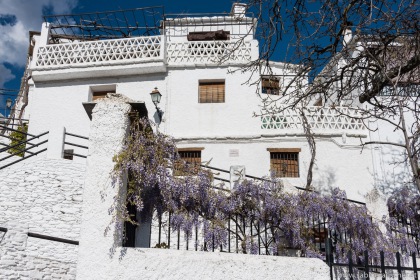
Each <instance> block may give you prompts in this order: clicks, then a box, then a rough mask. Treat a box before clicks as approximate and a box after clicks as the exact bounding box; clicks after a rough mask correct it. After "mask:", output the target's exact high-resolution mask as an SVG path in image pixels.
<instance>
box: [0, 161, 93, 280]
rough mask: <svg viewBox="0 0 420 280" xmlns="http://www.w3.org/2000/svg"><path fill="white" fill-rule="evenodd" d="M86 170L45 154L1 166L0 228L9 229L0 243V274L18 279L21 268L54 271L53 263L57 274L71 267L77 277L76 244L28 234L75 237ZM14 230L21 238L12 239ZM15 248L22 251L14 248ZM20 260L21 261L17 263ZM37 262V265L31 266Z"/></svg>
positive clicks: (65, 272) (77, 232) (33, 270)
mask: <svg viewBox="0 0 420 280" xmlns="http://www.w3.org/2000/svg"><path fill="white" fill-rule="evenodd" d="M84 172H85V166H84V164H78V163H75V162H73V161H69V160H64V159H58V160H52V159H46V157H45V154H44V155H43V156H37V157H34V158H31V159H28V160H25V161H22V162H20V163H17V164H15V165H12V166H10V167H7V168H5V169H3V170H0V178H2V179H1V183H0V194H1V195H0V213H1V215H0V226H1V227H5V228H7V229H8V230H9V231H8V232H7V233H6V236H5V239H4V240H3V241H2V243H1V244H0V250H2V253H0V258H1V260H0V278H2V276H1V275H3V276H4V277H5V276H7V277H9V276H10V277H12V276H13V277H16V276H18V275H19V274H20V272H21V271H32V272H34V273H35V272H36V271H38V272H39V271H44V270H45V271H48V270H52V271H54V269H53V268H54V265H55V264H57V265H58V266H60V267H62V270H59V269H56V270H55V272H56V273H58V271H61V272H62V273H63V274H67V273H68V271H69V269H72V270H73V278H74V277H75V263H76V258H77V250H78V247H77V246H76V245H71V244H65V243H60V242H53V241H48V240H42V239H38V238H34V237H28V235H27V234H28V232H32V233H37V234H42V235H47V236H53V237H58V238H64V239H70V240H76V241H77V240H78V239H79V232H80V220H81V203H82V190H83V183H84ZM15 231H19V232H21V235H22V238H23V239H22V238H18V239H17V240H15V239H16V237H15V234H14V232H15ZM0 240H1V239H0ZM7 240H10V242H7ZM23 241H24V242H23ZM16 242H22V244H21V245H18V243H16ZM19 246H21V250H18V249H16V248H19ZM10 254H16V256H15V255H13V257H10V256H11V255H10ZM7 255H8V256H9V257H7ZM3 256H5V257H3ZM41 259H43V260H41ZM19 260H21V261H22V262H23V263H20V264H18V262H19ZM37 262H38V263H39V266H34V263H37ZM45 273H47V272H45ZM49 273H50V274H51V273H54V272H51V271H50V272H49ZM47 274H48V273H47ZM22 275H23V276H24V275H26V276H28V274H22ZM30 275H32V274H30ZM42 275H43V274H41V276H42ZM56 275H58V274H56ZM23 276H22V279H29V278H30V279H38V278H36V277H35V276H33V275H32V276H33V277H32V276H28V277H29V278H24V277H23ZM7 279H11V278H7ZM19 279H20V278H19Z"/></svg>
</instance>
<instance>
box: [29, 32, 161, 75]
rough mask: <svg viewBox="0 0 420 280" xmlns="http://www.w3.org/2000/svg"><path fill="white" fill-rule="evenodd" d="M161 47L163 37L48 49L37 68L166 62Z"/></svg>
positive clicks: (42, 51) (44, 48) (40, 52)
mask: <svg viewBox="0 0 420 280" xmlns="http://www.w3.org/2000/svg"><path fill="white" fill-rule="evenodd" d="M162 45H163V44H162V37H161V36H150V37H137V38H127V39H117V40H103V41H91V42H78V43H66V44H54V45H46V46H42V47H40V48H39V49H38V53H37V56H36V64H35V66H36V67H39V68H43V67H53V68H54V67H57V68H59V67H63V66H69V65H81V66H83V65H86V66H94V65H104V64H105V65H108V64H120V63H124V62H143V61H144V62H148V61H156V60H162V61H163V48H162Z"/></svg>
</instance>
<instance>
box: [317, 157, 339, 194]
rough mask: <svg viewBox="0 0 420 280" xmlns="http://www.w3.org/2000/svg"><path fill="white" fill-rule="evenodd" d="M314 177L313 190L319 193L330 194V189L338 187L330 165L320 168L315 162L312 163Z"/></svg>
mask: <svg viewBox="0 0 420 280" xmlns="http://www.w3.org/2000/svg"><path fill="white" fill-rule="evenodd" d="M313 173H314V175H315V176H314V179H313V182H312V185H313V186H315V190H316V191H318V192H320V193H321V194H331V193H332V190H333V189H335V188H337V187H339V186H338V185H337V177H336V172H335V171H334V168H333V167H332V166H327V167H326V168H325V169H323V170H321V169H319V167H318V166H317V165H316V164H315V165H314V171H313Z"/></svg>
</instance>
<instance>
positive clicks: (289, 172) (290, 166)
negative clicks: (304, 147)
mask: <svg viewBox="0 0 420 280" xmlns="http://www.w3.org/2000/svg"><path fill="white" fill-rule="evenodd" d="M267 150H268V151H269V152H270V170H271V172H274V176H276V177H299V152H300V149H299V148H297V149H295V148H289V149H267Z"/></svg>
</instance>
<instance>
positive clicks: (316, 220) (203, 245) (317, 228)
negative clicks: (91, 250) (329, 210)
mask: <svg viewBox="0 0 420 280" xmlns="http://www.w3.org/2000/svg"><path fill="white" fill-rule="evenodd" d="M201 167H202V168H207V169H210V170H212V171H217V172H222V173H228V174H230V171H228V170H225V169H221V168H217V167H212V166H208V165H201ZM216 174H219V175H221V174H220V173H216ZM244 177H245V178H250V179H253V180H260V181H270V179H267V178H260V177H256V176H251V175H245V176H244ZM213 178H214V179H216V180H219V181H224V182H230V180H227V179H226V178H220V177H216V176H213ZM213 188H215V189H218V190H219V189H220V190H223V191H228V192H229V191H230V190H229V189H224V188H220V187H218V185H216V186H213ZM296 188H297V189H299V190H300V191H308V190H307V189H303V188H299V187H296ZM347 201H349V202H350V203H354V204H356V205H360V206H365V205H366V204H365V203H363V202H359V201H355V200H351V199H347ZM134 213H135V211H134V212H133V214H134ZM148 215H150V214H148ZM172 215H173V214H172V213H167V212H166V213H164V214H162V215H160V216H157V213H154V214H153V216H152V217H150V216H147V217H141V218H140V220H141V221H147V222H143V223H140V224H139V226H140V228H141V230H140V232H141V236H140V239H142V241H141V242H142V245H141V246H142V247H158V248H162V247H163V248H176V249H178V250H180V249H182V250H196V251H199V250H204V251H214V250H218V251H221V252H229V253H234V252H236V253H253V254H263V255H278V254H280V252H279V250H283V249H284V250H289V251H290V250H296V251H298V248H293V246H291V245H287V242H286V241H285V239H284V238H283V240H276V236H279V232H280V229H277V228H273V227H272V226H271V225H270V224H269V223H266V224H264V223H262V222H261V221H259V220H257V219H249V218H245V217H243V216H240V215H237V216H234V217H229V218H228V219H226V221H225V225H224V228H225V229H226V231H227V242H225V245H220V246H218V247H217V248H216V247H214V246H213V245H212V244H214V243H213V242H208V240H207V241H204V236H203V228H202V227H203V224H201V225H200V227H194V228H192V230H191V232H184V231H183V230H181V229H180V228H175V229H174V228H171V218H172ZM279 218H280V217H279ZM304 224H305V226H306V229H307V231H308V236H309V237H308V242H311V243H312V244H313V246H314V247H315V248H316V249H317V250H318V251H319V252H320V253H321V254H325V239H327V238H332V239H333V240H334V241H335V242H341V243H345V244H347V243H348V242H349V238H348V236H347V234H346V233H345V232H339V231H333V230H331V229H329V226H328V218H327V217H325V216H322V215H319V214H316V215H315V214H314V215H313V216H312V217H310V218H308V219H307V220H306V221H304ZM130 230H131V231H133V233H132V234H130V232H129V231H130ZM135 232H136V226H134V225H132V224H130V223H127V222H126V232H125V234H126V239H127V238H128V239H130V241H128V240H125V241H126V242H125V244H126V246H127V247H131V246H134V243H135V242H134V239H135ZM137 232H139V231H137ZM137 234H138V233H137ZM280 235H281V234H280ZM128 236H129V237H128ZM277 238H278V237H277ZM137 240H138V239H137ZM250 240H253V241H252V244H253V246H254V249H253V251H252V252H251V251H250V249H249V248H248V249H247V248H246V246H249V244H248V245H247V244H246V243H247V242H248V243H249V241H250ZM127 241H128V242H127ZM273 244H282V245H281V246H280V245H279V248H274V247H273ZM137 245H138V244H137ZM276 246H277V245H276Z"/></svg>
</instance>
